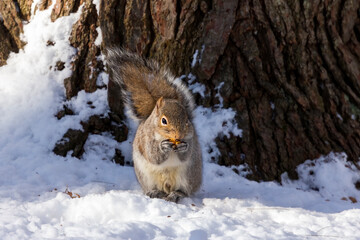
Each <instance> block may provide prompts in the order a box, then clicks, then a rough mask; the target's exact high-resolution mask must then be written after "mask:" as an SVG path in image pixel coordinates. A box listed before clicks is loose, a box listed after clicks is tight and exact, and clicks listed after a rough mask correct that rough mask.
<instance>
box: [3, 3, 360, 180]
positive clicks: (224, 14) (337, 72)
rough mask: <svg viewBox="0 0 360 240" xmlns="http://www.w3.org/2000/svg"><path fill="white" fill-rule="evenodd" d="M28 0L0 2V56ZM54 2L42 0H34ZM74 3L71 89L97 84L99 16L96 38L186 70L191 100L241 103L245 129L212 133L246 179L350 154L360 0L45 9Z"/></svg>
mask: <svg viewBox="0 0 360 240" xmlns="http://www.w3.org/2000/svg"><path fill="white" fill-rule="evenodd" d="M54 1H55V0H54ZM31 2H32V0H29V1H26V0H24V1H11V0H3V1H1V2H0V13H1V16H2V18H1V19H2V20H1V21H0V33H1V35H0V40H2V41H0V50H1V54H0V64H4V61H5V60H6V57H7V55H8V52H6V50H4V49H5V48H6V49H9V48H8V47H7V46H11V47H13V48H14V49H18V48H20V47H21V46H22V44H23V43H21V41H20V39H19V33H20V32H21V31H22V30H21V29H22V23H21V19H23V20H26V19H28V18H29V6H30V5H29V3H30V4H31ZM5 3H6V4H5ZM50 3H51V1H50V0H44V1H42V2H41V5H40V6H39V9H40V10H41V9H45V8H47V7H48V6H49V4H50ZM17 4H18V5H19V7H20V9H21V11H19V12H17V11H16V5H17ZM81 4H84V7H83V9H82V15H81V18H80V20H79V21H78V22H77V23H76V24H75V25H74V28H73V31H72V33H71V37H70V42H71V44H72V46H74V47H75V48H77V50H78V52H77V55H76V56H75V57H74V59H73V74H72V76H71V77H70V78H68V79H66V80H65V87H66V92H67V97H68V98H71V97H73V96H75V95H76V94H77V92H78V91H80V90H82V89H85V90H86V91H87V92H92V91H95V90H96V89H97V88H99V87H101V86H97V85H96V78H97V76H98V74H99V72H100V71H102V69H103V65H102V62H101V61H99V60H98V57H97V56H98V55H99V54H100V48H99V47H98V46H96V45H95V44H94V42H95V39H96V37H97V31H96V28H97V27H98V26H100V27H101V31H102V36H103V43H102V48H103V49H104V48H106V47H111V46H114V45H115V46H122V47H124V48H127V49H130V50H132V51H134V52H138V53H139V54H141V55H143V56H145V57H148V58H153V59H156V60H158V61H159V62H160V63H161V64H167V65H168V66H169V67H170V68H171V70H172V71H173V72H174V74H176V75H178V76H180V75H184V74H189V73H192V74H193V75H194V76H196V78H197V80H196V81H198V82H200V83H202V84H204V85H205V86H206V90H207V92H206V93H207V94H206V97H205V98H201V97H200V95H196V99H197V103H198V104H202V105H205V106H208V107H209V106H214V105H215V104H218V103H219V99H218V97H216V95H217V93H218V92H219V93H220V95H221V97H222V98H223V104H224V107H231V108H233V109H234V110H235V111H236V112H237V116H236V122H237V123H238V126H239V128H241V129H243V136H242V137H241V138H240V137H235V136H231V137H230V138H226V137H222V136H219V138H218V139H217V140H216V142H217V145H218V147H219V150H220V152H221V153H222V155H221V156H220V157H219V159H218V162H219V163H220V164H223V165H226V166H230V165H238V164H241V163H247V164H248V165H249V167H250V168H251V170H252V172H253V175H252V176H251V177H252V178H254V179H263V180H273V179H280V175H281V174H282V173H283V172H285V171H287V172H288V173H289V175H290V177H293V178H296V172H295V168H296V166H297V165H298V164H300V163H303V162H304V161H305V160H307V159H314V158H317V157H319V156H320V155H321V154H327V153H329V152H330V151H344V152H346V153H347V154H348V156H349V160H351V161H354V162H356V161H357V160H358V157H359V156H360V124H359V118H360V6H359V5H360V2H359V1H353V0H314V1H309V0H303V1H292V0H285V1H275V0H268V1H265V0H241V1H240V0H171V1H165V0H157V1H156V0H126V1H125V0H123V1H122V0H106V1H105V0H102V1H101V10H100V13H99V16H98V14H97V11H96V9H95V6H94V4H92V1H91V0H82V1H75V0H63V1H60V0H56V2H55V7H54V9H53V10H52V20H53V21H56V19H57V18H59V17H61V16H66V15H69V14H70V13H72V12H75V11H77V10H78V9H79V6H80V5H81ZM2 33H4V34H2ZM4 46H5V47H4ZM196 51H197V53H198V54H197V59H195V60H194V59H192V58H193V56H194V53H195V52H196ZM192 63H195V65H194V66H192ZM59 66H60V65H59ZM110 79H111V76H110ZM220 84H222V85H221V88H220V89H219V88H218V87H219V86H220ZM217 89H219V90H217ZM108 94H109V96H108V100H109V105H110V107H111V109H112V110H113V112H114V113H115V114H113V119H117V121H118V122H119V123H120V122H121V116H122V104H121V100H120V94H119V88H118V87H117V86H116V85H115V84H113V83H112V82H111V81H110V83H109V85H108ZM119 116H120V117H119ZM119 118H120V119H119ZM119 159H121V157H119Z"/></svg>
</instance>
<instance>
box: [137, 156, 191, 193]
mask: <svg viewBox="0 0 360 240" xmlns="http://www.w3.org/2000/svg"><path fill="white" fill-rule="evenodd" d="M137 160H140V159H137ZM134 163H135V164H136V165H143V166H141V167H140V166H138V167H139V169H141V172H142V175H143V177H144V180H145V181H144V183H145V184H146V185H147V186H148V188H149V190H151V189H154V188H156V189H158V190H161V191H164V192H166V193H170V192H172V191H175V190H180V189H181V190H183V191H187V189H188V179H187V174H186V173H187V170H188V169H187V168H188V163H189V161H185V162H181V161H180V160H179V158H178V156H177V155H176V153H173V154H170V156H169V158H168V159H167V160H166V161H165V162H163V163H162V164H160V165H156V164H152V163H150V162H148V161H146V159H145V158H142V159H141V160H140V161H136V162H134ZM136 165H135V166H136ZM144 165H146V166H144Z"/></svg>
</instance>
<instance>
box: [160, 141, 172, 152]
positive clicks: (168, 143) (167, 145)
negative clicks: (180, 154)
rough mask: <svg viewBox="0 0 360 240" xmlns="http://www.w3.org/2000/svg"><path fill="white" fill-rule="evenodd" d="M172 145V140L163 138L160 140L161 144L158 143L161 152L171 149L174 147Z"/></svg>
mask: <svg viewBox="0 0 360 240" xmlns="http://www.w3.org/2000/svg"><path fill="white" fill-rule="evenodd" d="M173 146H174V143H172V142H171V141H169V140H164V141H162V142H161V144H160V147H161V150H162V151H163V152H170V151H171V150H173V149H174V147H173Z"/></svg>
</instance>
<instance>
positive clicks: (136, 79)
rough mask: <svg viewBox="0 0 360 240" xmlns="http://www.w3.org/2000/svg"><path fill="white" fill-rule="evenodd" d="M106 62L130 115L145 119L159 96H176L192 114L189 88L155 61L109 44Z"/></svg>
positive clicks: (173, 97)
mask: <svg viewBox="0 0 360 240" xmlns="http://www.w3.org/2000/svg"><path fill="white" fill-rule="evenodd" d="M107 64H108V68H109V69H108V70H109V71H110V72H111V73H112V81H114V82H115V83H117V84H119V85H120V87H121V88H122V94H123V100H124V102H125V104H126V105H127V106H128V107H129V109H130V111H131V115H132V117H133V118H135V119H137V120H145V119H147V118H148V116H149V115H150V114H151V112H152V110H153V109H154V107H155V104H156V102H157V100H158V99H159V98H160V97H163V98H170V99H177V100H179V101H180V103H182V105H183V106H184V107H185V109H186V111H187V113H188V115H189V117H190V118H192V112H193V109H194V100H193V98H192V95H191V93H190V91H189V90H188V88H187V87H186V86H185V85H184V83H183V82H182V81H181V80H180V79H178V78H175V77H174V76H173V75H172V74H171V73H170V72H169V71H168V70H167V69H164V68H161V67H159V65H158V63H156V62H154V61H151V60H145V59H144V58H142V57H140V56H139V55H137V54H134V53H130V52H128V51H125V50H123V49H120V48H110V49H107Z"/></svg>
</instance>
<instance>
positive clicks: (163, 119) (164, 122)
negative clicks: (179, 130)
mask: <svg viewBox="0 0 360 240" xmlns="http://www.w3.org/2000/svg"><path fill="white" fill-rule="evenodd" d="M161 123H162V125H167V121H166V118H164V117H163V118H161Z"/></svg>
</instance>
